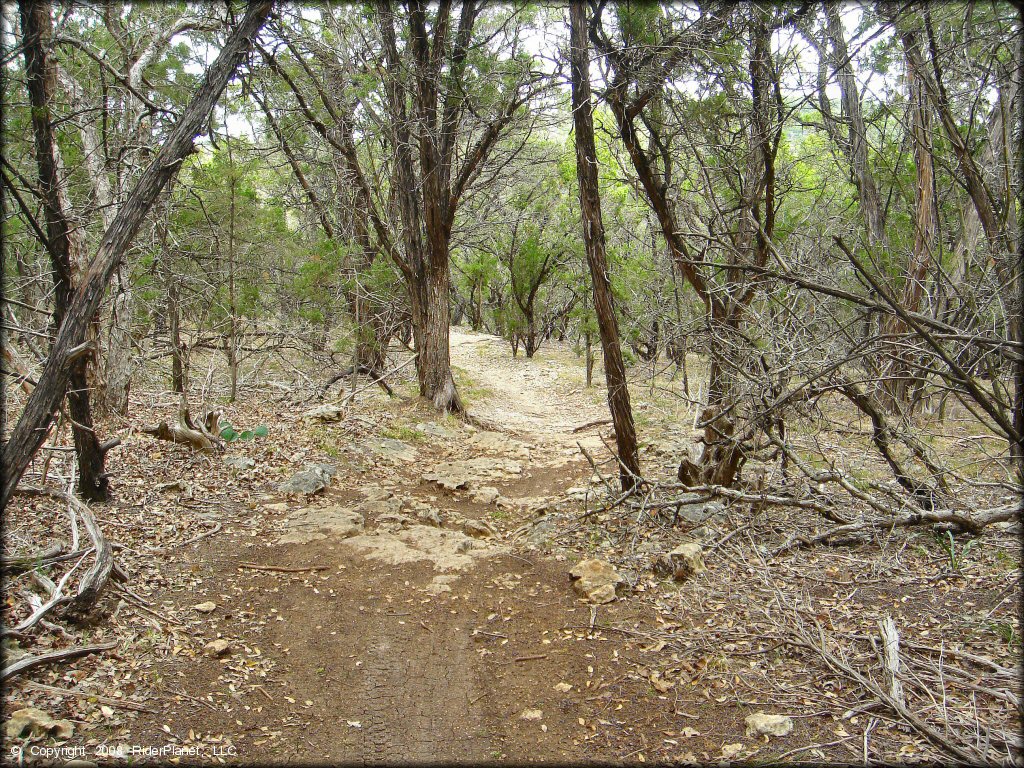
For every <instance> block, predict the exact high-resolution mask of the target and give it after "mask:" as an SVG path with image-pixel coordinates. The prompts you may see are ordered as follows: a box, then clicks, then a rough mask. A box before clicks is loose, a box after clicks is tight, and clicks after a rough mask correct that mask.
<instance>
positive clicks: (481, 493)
mask: <svg viewBox="0 0 1024 768" xmlns="http://www.w3.org/2000/svg"><path fill="white" fill-rule="evenodd" d="M500 495H501V494H499V493H498V489H497V488H495V487H493V486H490V485H485V486H484V487H483V488H477V489H476V490H475V491H473V493H472V494H471V498H472V499H473V501H475V502H476V503H477V504H487V505H490V504H494V503H495V502H496V501H497V500H498V496H500Z"/></svg>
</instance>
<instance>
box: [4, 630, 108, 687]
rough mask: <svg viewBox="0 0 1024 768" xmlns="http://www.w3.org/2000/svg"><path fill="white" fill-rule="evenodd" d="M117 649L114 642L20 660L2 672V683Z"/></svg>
mask: <svg viewBox="0 0 1024 768" xmlns="http://www.w3.org/2000/svg"><path fill="white" fill-rule="evenodd" d="M115 647H117V641H116V640H112V641H111V642H109V643H101V644H99V645H86V646H82V647H81V648H65V649H64V650H60V651H51V652H50V653H44V654H42V655H40V656H25V657H23V658H21V659H18V660H17V661H16V662H14V663H13V664H8V665H7V666H6V667H4V668H3V669H2V670H0V681H4V680H10V679H11V678H12V677H17V676H18V675H20V674H21V673H22V672H27V671H28V670H30V669H35V668H36V667H41V666H43V665H44V664H52V663H55V662H58V661H68V660H69V659H77V658H78V657H79V656H88V655H89V654H90V653H99V652H101V651H109V650H110V649H111V648H115Z"/></svg>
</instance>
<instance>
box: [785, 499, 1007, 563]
mask: <svg viewBox="0 0 1024 768" xmlns="http://www.w3.org/2000/svg"><path fill="white" fill-rule="evenodd" d="M1022 515H1024V510H1021V508H1020V507H1019V506H1016V505H1011V506H1006V507H993V508H992V509H981V510H978V511H977V512H968V511H961V510H934V511H924V512H910V513H907V514H903V515H899V516H897V517H880V518H878V519H875V520H863V521H860V522H854V523H849V524H847V525H840V526H837V527H835V528H830V529H829V530H827V531H825V532H824V533H819V534H817V535H815V536H811V537H806V536H803V535H801V534H796V535H794V536H791V537H790V538H788V539H787V540H786V541H785V542H784V543H783V544H782V545H781V546H779V547H776V548H775V550H773V551H772V552H771V554H770V555H769V556H770V557H777V556H778V555H781V554H782V553H783V552H788V551H789V550H791V549H797V548H799V547H810V546H813V545H815V544H821V543H822V542H832V541H833V540H835V539H836V537H843V540H845V538H846V537H850V536H863V535H865V534H868V533H872V532H877V531H886V530H891V529H893V528H908V527H910V526H914V525H939V526H948V527H951V528H956V529H958V530H961V531H964V532H966V533H971V534H975V535H977V534H979V533H981V532H982V531H983V530H984V529H985V527H986V526H989V525H991V524H992V523H1003V522H1007V521H1009V520H1014V519H1016V520H1020V519H1021V517H1022Z"/></svg>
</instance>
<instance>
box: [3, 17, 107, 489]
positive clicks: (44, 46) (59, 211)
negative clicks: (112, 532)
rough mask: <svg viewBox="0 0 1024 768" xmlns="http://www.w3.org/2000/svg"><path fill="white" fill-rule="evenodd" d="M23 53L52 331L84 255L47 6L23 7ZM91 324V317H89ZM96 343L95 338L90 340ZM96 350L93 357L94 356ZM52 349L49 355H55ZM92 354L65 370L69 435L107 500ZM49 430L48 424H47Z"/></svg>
mask: <svg viewBox="0 0 1024 768" xmlns="http://www.w3.org/2000/svg"><path fill="white" fill-rule="evenodd" d="M19 8H20V12H21V28H22V36H23V40H24V49H25V74H26V78H25V81H26V87H27V89H28V92H29V101H30V103H31V105H32V133H33V136H34V139H35V152H36V165H37V167H38V170H39V186H40V189H41V191H42V195H43V207H44V209H45V215H46V235H47V240H48V242H49V248H48V251H49V255H50V262H51V265H52V268H53V282H54V300H53V318H52V320H53V328H54V330H56V329H57V328H59V327H60V326H61V323H62V322H63V321H64V318H65V315H66V313H67V312H68V310H69V307H70V305H71V297H72V295H73V292H74V289H75V285H74V272H75V270H76V267H77V264H78V261H79V259H80V257H81V254H80V250H81V245H82V244H81V242H80V240H81V239H80V238H76V237H75V236H74V235H73V232H74V227H73V225H72V223H71V221H70V220H69V212H70V205H69V204H68V199H67V192H66V191H65V189H64V182H63V180H62V179H61V174H60V170H59V169H60V167H61V162H60V156H59V152H60V150H59V149H58V147H57V141H56V137H55V136H54V132H53V120H52V115H51V105H52V102H53V93H54V90H55V89H56V86H57V67H56V64H55V63H54V62H53V61H52V60H51V59H50V57H49V47H50V39H51V37H52V21H51V18H50V3H49V2H44V1H41V2H27V0H22V2H21V3H19ZM90 320H91V316H90ZM92 341H93V344H94V345H95V339H93V340H92ZM95 352H96V350H95V346H93V349H92V352H91V353H92V355H93V356H95ZM52 354H53V353H52V351H51V356H52ZM88 359H89V355H86V354H82V355H80V356H78V357H77V358H76V359H75V360H74V361H72V362H70V363H69V370H68V371H67V376H68V381H69V386H68V388H67V397H68V411H69V415H70V417H71V432H72V436H73V438H74V442H75V454H76V455H77V457H78V472H79V478H78V492H79V493H80V494H81V495H82V496H83V497H84V498H86V499H88V500H89V501H105V500H106V499H107V495H108V493H109V480H108V478H107V473H106V470H105V469H104V458H105V451H104V449H103V447H102V446H101V445H100V441H99V438H98V437H97V436H96V430H95V428H94V427H93V420H92V409H91V407H90V402H89V382H88V377H87V370H86V367H87V365H88ZM47 426H48V425H47Z"/></svg>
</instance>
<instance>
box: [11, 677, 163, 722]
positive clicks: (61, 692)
mask: <svg viewBox="0 0 1024 768" xmlns="http://www.w3.org/2000/svg"><path fill="white" fill-rule="evenodd" d="M26 685H28V686H30V687H32V688H37V689H39V690H40V691H46V692H47V693H52V694H54V695H55V696H77V697H78V698H81V699H92V700H93V701H95V702H97V703H98V704H109V705H110V706H111V707H120V708H121V709H130V710H132V711H134V712H148V713H149V714H151V715H153V714H156V711H155V710H152V709H149V707H144V706H143V705H142V704H137V703H136V702H134V701H125V700H123V699H112V698H110V697H109V696H100V695H99V694H98V693H89V691H73V690H71V689H69V688H57V687H55V686H52V685H44V684H43V683H37V682H36V681H35V680H28V681H27V682H26Z"/></svg>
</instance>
